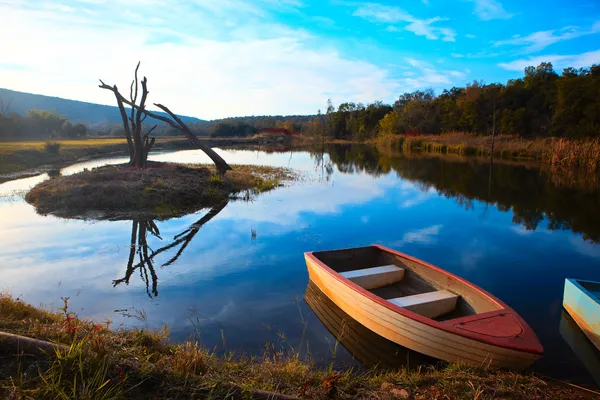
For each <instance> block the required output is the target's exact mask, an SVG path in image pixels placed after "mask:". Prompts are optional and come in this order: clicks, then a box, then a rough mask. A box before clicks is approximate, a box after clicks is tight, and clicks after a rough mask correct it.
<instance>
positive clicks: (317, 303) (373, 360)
mask: <svg viewBox="0 0 600 400" xmlns="http://www.w3.org/2000/svg"><path fill="white" fill-rule="evenodd" d="M304 300H305V301H306V304H308V306H309V307H310V309H311V310H312V311H313V312H314V314H315V316H316V317H317V318H318V319H319V321H321V323H322V324H323V326H325V328H327V330H328V331H329V333H331V334H332V335H333V336H334V337H335V339H336V340H337V341H338V342H339V343H340V344H341V345H342V346H343V347H344V348H345V349H346V350H348V352H349V353H350V354H351V355H352V356H353V357H354V359H356V360H358V361H360V363H361V364H363V365H365V366H367V367H369V368H375V369H399V368H402V367H406V368H411V369H415V368H417V367H420V366H422V365H432V364H435V363H436V362H438V360H436V359H434V358H431V357H427V356H425V355H423V354H420V353H417V352H414V351H412V350H409V349H407V348H406V347H403V346H399V345H397V344H396V343H393V342H391V341H389V340H387V339H386V338H384V337H381V336H379V335H378V334H376V333H375V332H373V331H372V330H370V329H368V328H366V327H364V326H363V325H362V324H360V323H359V322H358V321H356V320H355V319H353V318H352V317H350V316H349V315H348V314H346V313H345V312H344V311H343V310H342V309H341V308H339V307H338V306H337V305H336V304H335V303H334V302H333V301H331V299H330V298H329V297H327V295H326V294H325V293H323V292H322V291H321V289H319V288H318V287H317V285H316V284H315V283H314V282H312V281H309V282H308V286H307V287H306V293H305V294H304Z"/></svg>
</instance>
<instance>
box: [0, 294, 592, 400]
mask: <svg viewBox="0 0 600 400" xmlns="http://www.w3.org/2000/svg"><path fill="white" fill-rule="evenodd" d="M63 300H64V306H63V307H61V308H60V309H59V310H60V311H59V312H53V311H48V310H43V309H40V308H37V307H33V306H31V305H29V304H26V303H24V302H23V301H21V300H19V299H13V298H12V297H10V296H6V295H4V296H3V295H1V294H0V332H5V333H8V334H9V335H2V334H1V333H0V350H1V351H2V352H3V353H4V354H5V355H6V357H5V358H4V360H5V362H4V363H3V365H2V366H1V367H0V394H2V395H5V396H7V397H10V396H16V397H14V398H19V396H23V395H28V396H32V395H33V396H34V397H43V398H54V397H57V396H58V395H59V394H62V393H70V394H72V396H74V397H81V396H85V395H86V394H89V393H90V392H89V391H92V392H93V393H94V395H95V396H98V398H124V397H126V398H140V399H141V398H147V397H148V396H153V397H157V396H158V397H160V398H190V397H197V396H204V397H206V398H224V397H226V396H233V397H231V398H265V397H266V398H268V396H277V397H271V398H281V399H321V398H325V397H327V398H333V399H336V398H337V399H397V398H401V399H414V400H425V399H431V398H451V399H473V398H477V399H491V398H502V399H530V398H537V399H554V398H561V399H573V400H574V399H582V400H587V399H593V398H596V396H597V395H598V392H597V391H595V390H592V389H588V388H584V387H578V386H576V385H573V384H570V383H568V382H561V381H557V380H554V379H552V378H545V377H542V376H539V375H536V374H533V373H531V372H521V373H517V372H510V371H502V370H491V369H486V368H478V367H469V366H465V365H458V364H444V363H440V365H438V366H436V367H427V368H420V369H408V368H398V369H396V370H376V369H368V370H367V371H366V372H360V371H356V370H353V369H347V370H344V369H336V368H334V367H333V365H331V366H329V367H324V368H318V367H316V366H315V365H314V363H312V362H311V361H310V360H309V359H303V358H301V357H300V356H299V355H298V354H296V353H293V352H291V353H290V352H289V351H286V350H285V349H284V348H283V347H282V348H281V349H276V348H273V349H272V351H269V352H267V353H265V354H264V355H263V356H254V357H250V356H247V355H243V354H236V355H233V354H229V355H227V354H226V355H224V356H218V355H216V354H215V353H214V352H212V351H211V350H208V349H205V348H202V347H201V346H200V345H199V344H198V342H196V341H193V340H189V341H186V342H183V343H169V342H168V340H167V339H168V329H167V328H165V329H163V330H160V331H153V330H144V329H141V330H135V329H134V330H122V329H116V330H113V329H112V328H111V327H110V322H108V321H107V322H105V323H98V322H95V321H89V320H82V319H79V318H78V317H77V316H76V315H75V314H74V313H73V312H72V311H71V310H70V308H69V300H68V298H65V299H63ZM10 334H13V335H15V334H16V335H19V337H17V338H15V337H11V335H10ZM7 337H9V340H7V339H6V338H7ZM22 337H25V338H22ZM32 339H33V340H32ZM38 340H39V341H42V342H37V341H38ZM20 343H21V344H27V345H29V347H28V348H27V347H23V346H22V345H20ZM16 346H19V347H16ZM40 347H47V348H50V349H53V351H46V352H45V353H40V352H39V350H37V349H38V348H40ZM18 348H20V349H21V350H20V355H18V354H17V353H18V352H19V351H18ZM232 382H235V383H232ZM244 396H245V397H244ZM261 396H262V397H261ZM92 398H96V397H92Z"/></svg>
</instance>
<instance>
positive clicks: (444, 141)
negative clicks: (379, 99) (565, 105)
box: [375, 133, 600, 172]
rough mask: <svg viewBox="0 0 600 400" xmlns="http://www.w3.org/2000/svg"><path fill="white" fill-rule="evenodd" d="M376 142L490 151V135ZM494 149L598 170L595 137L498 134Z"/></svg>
mask: <svg viewBox="0 0 600 400" xmlns="http://www.w3.org/2000/svg"><path fill="white" fill-rule="evenodd" d="M375 144H376V145H377V147H378V148H379V149H380V150H382V151H384V152H385V151H399V152H403V153H412V152H422V153H434V154H454V155H459V156H482V157H490V155H491V153H492V139H491V137H490V136H476V135H469V134H465V133H452V134H444V135H421V136H413V137H410V136H404V135H388V136H382V137H380V138H377V139H376V140H375ZM493 152H494V157H496V158H500V159H512V160H539V161H541V162H542V163H544V164H545V165H547V166H551V167H554V168H569V169H585V170H586V171H589V172H596V171H598V170H599V169H600V140H598V139H587V140H569V139H557V138H546V139H536V140H528V139H522V138H519V137H515V136H511V135H498V136H497V137H496V138H495V140H494V149H493Z"/></svg>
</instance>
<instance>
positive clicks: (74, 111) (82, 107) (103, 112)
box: [0, 88, 206, 125]
mask: <svg viewBox="0 0 600 400" xmlns="http://www.w3.org/2000/svg"><path fill="white" fill-rule="evenodd" d="M0 100H2V101H3V103H4V107H7V105H9V106H8V110H6V112H7V113H11V112H13V113H16V114H20V115H27V112H28V111H29V110H32V109H36V110H46V111H50V110H54V111H55V112H56V113H57V114H62V115H65V116H67V117H68V118H69V119H70V120H72V121H85V122H88V123H89V124H92V125H93V124H101V123H105V122H109V123H112V122H119V123H120V122H122V120H121V113H120V111H119V108H118V107H117V106H109V105H103V104H97V103H89V102H85V101H79V100H70V99H65V98H62V97H56V96H46V95H43V94H33V93H27V92H20V91H16V90H10V89H4V88H0ZM0 111H1V110H0ZM153 112H154V113H156V114H158V115H162V116H165V117H168V115H167V114H166V113H164V112H159V111H153ZM178 116H179V117H180V118H181V119H182V120H183V122H185V123H186V124H187V123H200V122H206V120H203V119H200V118H196V117H190V116H183V115H178ZM161 123H162V122H161Z"/></svg>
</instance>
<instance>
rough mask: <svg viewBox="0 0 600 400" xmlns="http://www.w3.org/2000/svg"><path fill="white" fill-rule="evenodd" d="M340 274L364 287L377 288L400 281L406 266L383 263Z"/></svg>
mask: <svg viewBox="0 0 600 400" xmlns="http://www.w3.org/2000/svg"><path fill="white" fill-rule="evenodd" d="M340 275H341V276H343V277H344V278H347V279H349V280H351V281H352V282H354V283H356V284H357V285H358V286H360V287H362V288H364V289H377V288H380V287H382V286H386V285H390V284H392V283H396V282H400V281H401V280H402V279H403V278H404V268H400V267H398V266H396V265H393V264H392V265H382V266H380V267H372V268H364V269H355V270H352V271H346V272H340Z"/></svg>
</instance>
